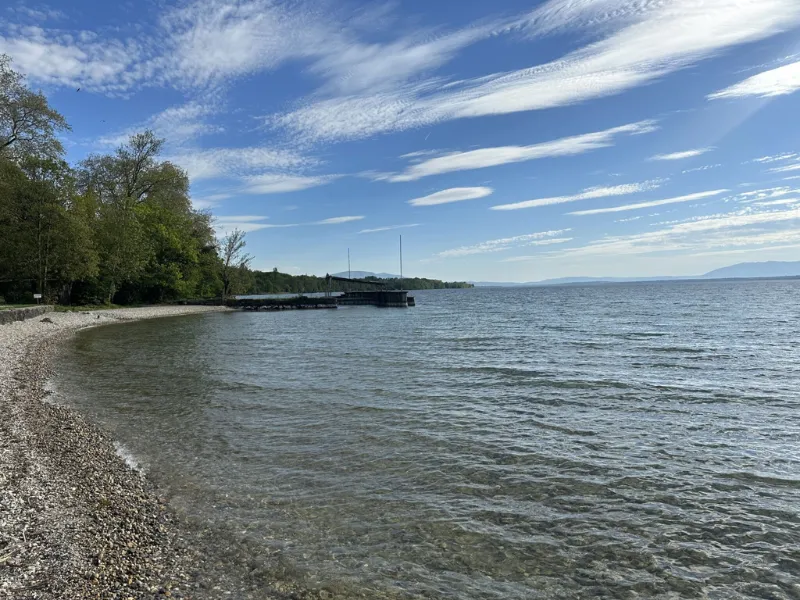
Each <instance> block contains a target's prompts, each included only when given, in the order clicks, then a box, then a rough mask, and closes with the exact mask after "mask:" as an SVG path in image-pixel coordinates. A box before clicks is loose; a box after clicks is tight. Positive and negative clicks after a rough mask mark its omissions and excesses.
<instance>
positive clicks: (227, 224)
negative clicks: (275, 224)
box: [214, 215, 272, 236]
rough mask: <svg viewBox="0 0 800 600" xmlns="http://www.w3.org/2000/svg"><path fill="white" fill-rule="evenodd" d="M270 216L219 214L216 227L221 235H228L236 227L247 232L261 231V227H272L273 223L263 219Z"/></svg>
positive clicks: (215, 221)
mask: <svg viewBox="0 0 800 600" xmlns="http://www.w3.org/2000/svg"><path fill="white" fill-rule="evenodd" d="M268 218H269V217H259V216H253V215H224V216H217V217H215V219H214V229H216V231H217V235H219V236H225V235H228V234H229V233H230V232H232V231H233V230H234V229H238V230H240V231H244V232H245V233H249V232H252V231H259V230H260V229H266V228H267V227H272V225H269V224H267V223H263V221H266V220H267V219H268Z"/></svg>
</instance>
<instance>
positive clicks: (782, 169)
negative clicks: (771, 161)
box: [770, 162, 800, 173]
mask: <svg viewBox="0 0 800 600" xmlns="http://www.w3.org/2000/svg"><path fill="white" fill-rule="evenodd" d="M789 171H800V162H796V163H794V164H791V165H784V166H782V167H773V168H772V169H770V172H771V173H788V172H789Z"/></svg>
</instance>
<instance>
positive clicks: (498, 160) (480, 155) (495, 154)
mask: <svg viewBox="0 0 800 600" xmlns="http://www.w3.org/2000/svg"><path fill="white" fill-rule="evenodd" d="M656 128H657V127H656V123H655V121H640V122H638V123H631V124H628V125H622V126H620V127H613V128H611V129H606V130H604V131H597V132H593V133H584V134H580V135H574V136H570V137H564V138H559V139H556V140H551V141H549V142H541V143H539V144H532V145H530V146H499V147H496V148H481V149H479V150H470V151H468V152H451V153H449V154H445V155H443V156H437V157H435V158H431V159H428V160H425V161H422V162H419V163H417V164H413V165H411V166H409V167H408V168H407V169H406V170H405V171H404V172H403V173H399V174H396V175H393V176H390V177H388V181H393V182H401V181H415V180H417V179H422V178H423V177H429V176H431V175H441V174H444V173H452V172H456V171H469V170H473V169H484V168H486V167H495V166H498V165H505V164H511V163H518V162H524V161H529V160H537V159H541V158H553V157H558V156H574V155H577V154H583V153H585V152H591V151H592V150H597V149H600V148H607V147H609V146H612V145H613V144H614V142H615V141H616V139H617V137H620V136H624V135H642V134H645V133H650V132H652V131H655V130H656Z"/></svg>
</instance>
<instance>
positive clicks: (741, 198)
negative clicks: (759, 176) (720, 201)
mask: <svg viewBox="0 0 800 600" xmlns="http://www.w3.org/2000/svg"><path fill="white" fill-rule="evenodd" d="M798 192H800V190H795V189H793V188H791V187H789V186H783V187H772V188H764V189H760V190H751V191H749V192H742V193H740V194H736V195H735V196H729V197H728V198H725V201H726V202H729V201H735V202H741V203H745V204H749V203H752V202H755V201H757V200H769V199H771V198H781V197H783V196H787V195H789V194H796V193H798Z"/></svg>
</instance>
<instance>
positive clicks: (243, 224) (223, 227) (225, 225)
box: [214, 215, 365, 232]
mask: <svg viewBox="0 0 800 600" xmlns="http://www.w3.org/2000/svg"><path fill="white" fill-rule="evenodd" d="M364 218H365V217H363V216H343V217H330V218H328V219H321V220H319V221H309V222H306V223H265V222H264V221H266V220H267V219H269V217H259V216H250V215H223V216H219V217H217V218H216V219H215V221H214V227H215V228H216V229H217V231H218V232H219V231H224V232H230V231H233V230H234V229H240V230H242V231H245V232H250V231H259V230H261V229H284V228H287V227H303V226H307V225H343V224H345V223H352V222H354V221H361V220H362V219H364Z"/></svg>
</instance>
